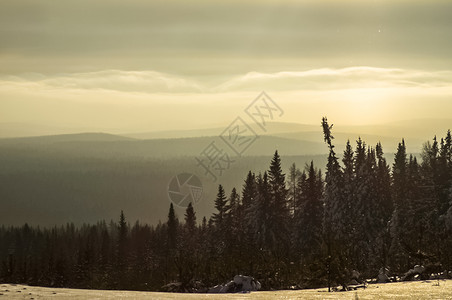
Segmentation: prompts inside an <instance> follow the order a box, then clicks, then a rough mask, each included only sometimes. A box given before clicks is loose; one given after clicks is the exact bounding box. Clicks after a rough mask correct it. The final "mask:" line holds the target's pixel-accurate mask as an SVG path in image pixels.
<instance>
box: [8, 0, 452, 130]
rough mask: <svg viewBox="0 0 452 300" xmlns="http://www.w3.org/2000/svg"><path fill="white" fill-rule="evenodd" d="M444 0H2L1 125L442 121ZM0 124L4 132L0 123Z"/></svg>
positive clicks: (451, 72)
mask: <svg viewBox="0 0 452 300" xmlns="http://www.w3.org/2000/svg"><path fill="white" fill-rule="evenodd" d="M451 28H452V1H377V0H375V1H370V0H359V1H346V0H343V1H340V0H338V1H332V0H331V1H287V0H286V1H257V0H256V1H246V3H245V1H235V0H228V1H226V0H217V1H182V0H181V1H172V0H169V1H168V0H166V1H155V0H153V1H144V0H140V1H138V0H129V1H123V0H122V1H119V0H96V1H93V0H65V1H55V0H30V1H22V0H2V1H1V4H0V122H2V123H27V124H35V125H39V126H48V127H49V126H50V127H52V126H53V127H64V128H83V129H86V130H96V131H105V130H109V131H111V132H133V131H153V130H162V129H180V128H197V127H209V126H213V125H217V124H223V123H228V122H230V121H231V120H232V119H233V118H234V117H235V116H237V115H239V114H241V113H242V111H243V109H244V108H245V107H246V106H247V105H248V104H249V103H250V102H251V101H252V100H253V99H254V98H255V97H256V96H257V95H258V94H259V93H260V92H261V91H263V90H265V91H266V92H267V93H268V94H269V95H270V96H271V97H272V98H273V99H274V100H275V101H276V102H278V104H279V105H280V106H281V108H283V109H284V111H285V112H286V113H285V114H284V117H283V119H281V120H280V121H287V122H299V123H318V122H319V121H320V118H321V117H322V116H323V115H328V116H329V118H330V119H333V120H334V121H335V123H347V124H368V123H384V122H389V121H395V120H403V119H413V118H449V117H450V115H451V113H450V112H451V111H452V60H451V53H452V30H451ZM0 130H1V128H0Z"/></svg>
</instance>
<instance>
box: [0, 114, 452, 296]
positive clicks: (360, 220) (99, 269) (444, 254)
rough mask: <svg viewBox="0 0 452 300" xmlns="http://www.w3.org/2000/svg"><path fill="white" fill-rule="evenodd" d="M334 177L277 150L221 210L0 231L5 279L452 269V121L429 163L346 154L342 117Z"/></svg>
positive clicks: (112, 285) (294, 279)
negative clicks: (153, 220)
mask: <svg viewBox="0 0 452 300" xmlns="http://www.w3.org/2000/svg"><path fill="white" fill-rule="evenodd" d="M322 127H323V132H324V137H325V142H326V144H327V146H328V148H329V155H328V163H327V166H326V173H325V176H323V175H322V173H321V171H320V170H319V169H317V168H316V167H315V166H314V164H313V163H312V162H311V163H310V164H308V165H306V166H305V168H304V169H303V170H299V169H298V168H297V167H296V166H295V165H293V166H292V167H291V168H290V171H289V176H288V179H287V180H286V177H285V174H284V173H283V171H282V169H281V161H280V156H279V154H278V152H275V154H274V156H273V159H272V160H271V163H270V167H269V169H268V171H266V172H264V173H260V174H255V173H253V172H251V171H249V173H248V174H247V176H246V178H245V180H244V184H243V187H242V189H241V191H238V190H237V189H235V188H234V189H232V191H231V192H230V193H227V192H226V191H225V190H224V188H223V187H222V186H221V185H220V186H219V187H218V194H217V197H216V199H215V202H214V204H215V213H214V214H213V215H212V216H211V217H210V218H209V219H208V220H207V219H206V218H203V219H202V220H197V217H196V212H195V210H194V208H193V206H192V205H191V204H190V205H189V206H188V207H187V209H186V211H185V214H184V215H183V216H181V219H179V217H178V216H177V215H176V213H175V211H174V207H173V205H172V204H171V206H170V209H169V213H168V219H167V221H166V222H165V223H159V224H158V225H156V226H149V225H145V224H140V223H138V222H137V223H135V224H134V225H133V226H132V225H130V224H129V223H127V221H126V219H125V216H124V214H123V213H122V212H121V215H120V218H119V221H118V222H110V223H109V224H107V223H106V222H99V223H97V224H95V225H84V226H81V227H75V226H74V225H72V224H68V225H66V226H62V227H55V228H51V229H46V228H39V227H30V226H28V225H24V226H22V227H8V228H5V227H2V228H0V281H1V282H11V283H28V284H31V285H43V286H60V287H79V288H96V289H133V290H160V289H161V288H162V286H164V285H167V284H169V283H171V282H178V283H179V285H178V287H179V290H181V291H184V290H185V291H191V290H194V289H198V290H199V289H200V288H203V287H208V286H213V285H216V284H218V283H221V282H225V281H227V280H230V279H231V278H232V277H233V276H234V275H236V274H247V275H251V276H253V277H255V278H256V279H258V280H259V281H261V283H262V284H263V287H264V288H267V289H269V288H276V289H279V288H289V287H291V286H299V287H319V286H326V285H332V284H344V285H345V284H347V281H348V280H349V279H350V278H351V276H352V273H355V274H356V272H354V271H357V272H359V273H360V274H361V277H362V278H375V277H376V276H377V275H378V272H379V270H380V269H383V270H386V269H389V272H390V273H391V274H393V275H400V274H402V273H404V272H406V271H407V270H408V269H410V268H411V267H413V265H415V264H422V265H425V266H428V265H430V266H435V267H436V269H440V270H452V251H451V249H452V141H451V133H450V130H449V131H448V132H447V135H446V137H445V138H442V139H440V140H439V141H438V140H437V139H436V137H435V138H434V139H433V141H432V142H431V143H430V142H427V143H426V144H425V146H424V149H423V151H422V155H421V160H420V162H418V160H417V158H416V157H413V156H411V155H410V156H408V155H407V153H406V148H405V142H404V141H403V140H402V141H401V143H400V144H399V145H398V149H397V153H396V154H395V156H394V162H393V164H392V166H390V165H389V163H388V162H387V161H386V159H385V158H384V156H383V148H382V145H381V144H377V145H376V146H375V147H370V146H368V145H366V143H365V142H364V141H362V140H361V139H358V140H357V141H356V145H354V146H352V144H351V143H350V142H348V143H347V145H346V148H345V151H344V153H343V155H342V157H341V158H339V156H338V155H337V153H336V151H335V147H334V142H333V140H334V137H333V135H332V125H329V124H328V122H327V120H326V119H323V121H322Z"/></svg>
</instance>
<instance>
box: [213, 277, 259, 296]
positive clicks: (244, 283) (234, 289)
mask: <svg viewBox="0 0 452 300" xmlns="http://www.w3.org/2000/svg"><path fill="white" fill-rule="evenodd" d="M260 288H261V284H260V282H259V281H257V280H255V279H254V278H253V277H251V276H244V275H236V276H234V279H233V280H231V281H229V282H228V283H226V284H220V285H216V286H214V287H212V288H210V289H209V291H208V293H243V292H251V291H258V290H260Z"/></svg>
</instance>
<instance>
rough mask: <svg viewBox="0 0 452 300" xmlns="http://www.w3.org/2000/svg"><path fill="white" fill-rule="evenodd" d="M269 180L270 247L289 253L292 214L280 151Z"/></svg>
mask: <svg viewBox="0 0 452 300" xmlns="http://www.w3.org/2000/svg"><path fill="white" fill-rule="evenodd" d="M268 179H269V180H268V182H269V186H270V198H271V215H270V216H271V219H270V223H269V227H270V228H269V230H270V235H271V241H270V247H271V248H272V249H273V250H275V251H287V250H288V247H289V245H288V242H289V241H290V234H289V225H290V224H289V220H290V214H289V206H288V203H287V189H286V184H285V174H283V172H282V168H281V158H280V156H279V154H278V151H275V154H274V155H273V159H272V161H271V163H270V169H269V171H268Z"/></svg>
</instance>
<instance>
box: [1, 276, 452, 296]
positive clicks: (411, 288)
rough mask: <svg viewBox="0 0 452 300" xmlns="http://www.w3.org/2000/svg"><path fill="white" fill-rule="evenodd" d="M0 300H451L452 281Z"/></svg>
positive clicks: (30, 292)
mask: <svg viewBox="0 0 452 300" xmlns="http://www.w3.org/2000/svg"><path fill="white" fill-rule="evenodd" d="M0 299H162V300H166V299H176V300H177V299H193V300H195V299H441V300H443V299H452V280H441V281H440V282H439V286H438V282H437V281H417V282H398V283H386V284H375V285H369V286H368V288H367V289H365V290H358V291H350V292H335V293H328V292H327V290H326V289H316V290H301V291H276V292H253V293H250V294H216V295H214V294H171V293H155V292H129V291H101V290H78V289H57V288H43V287H31V286H27V285H10V284H0Z"/></svg>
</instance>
